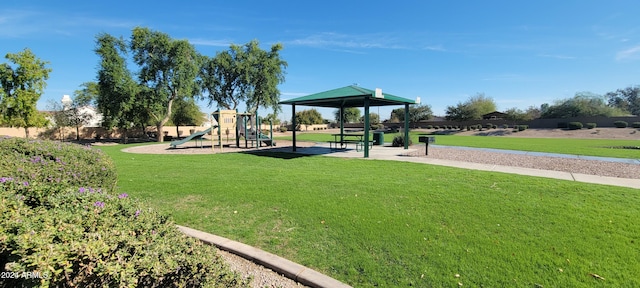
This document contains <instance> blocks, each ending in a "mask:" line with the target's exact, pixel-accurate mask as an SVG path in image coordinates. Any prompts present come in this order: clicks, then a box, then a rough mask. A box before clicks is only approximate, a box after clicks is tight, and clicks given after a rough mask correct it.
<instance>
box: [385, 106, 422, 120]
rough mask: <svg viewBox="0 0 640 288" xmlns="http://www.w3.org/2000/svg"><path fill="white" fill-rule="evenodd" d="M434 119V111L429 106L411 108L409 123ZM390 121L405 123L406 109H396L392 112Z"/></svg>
mask: <svg viewBox="0 0 640 288" xmlns="http://www.w3.org/2000/svg"><path fill="white" fill-rule="evenodd" d="M431 118H433V111H431V106H429V105H418V106H416V105H412V106H410V107H409V121H410V122H420V121H425V120H429V119H431ZM389 120H390V121H393V122H403V121H404V108H396V109H393V110H391V115H390V117H389Z"/></svg>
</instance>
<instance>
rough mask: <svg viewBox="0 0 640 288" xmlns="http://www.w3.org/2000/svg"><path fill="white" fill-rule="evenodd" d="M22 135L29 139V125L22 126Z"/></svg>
mask: <svg viewBox="0 0 640 288" xmlns="http://www.w3.org/2000/svg"><path fill="white" fill-rule="evenodd" d="M24 137H25V138H27V139H29V127H24Z"/></svg>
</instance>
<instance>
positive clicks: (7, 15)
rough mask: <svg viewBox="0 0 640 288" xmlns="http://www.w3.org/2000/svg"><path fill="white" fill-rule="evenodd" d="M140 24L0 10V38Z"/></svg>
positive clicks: (126, 26) (131, 26) (63, 33)
mask: <svg viewBox="0 0 640 288" xmlns="http://www.w3.org/2000/svg"><path fill="white" fill-rule="evenodd" d="M137 25H140V23H137V22H133V21H128V20H123V19H108V18H98V17H88V16H81V15H67V14H58V13H49V12H47V11H38V10H0V37H11V38H16V37H25V36H30V35H33V34H48V35H50V34H54V35H72V34H75V32H77V30H79V29H84V28H87V27H99V28H133V27H135V26H137Z"/></svg>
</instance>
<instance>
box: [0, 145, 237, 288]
mask: <svg viewBox="0 0 640 288" xmlns="http://www.w3.org/2000/svg"><path fill="white" fill-rule="evenodd" d="M0 153H2V157H3V161H1V162H0V203H2V205H0V223H2V225H0V239H2V240H1V241H0V269H1V270H2V271H7V272H20V273H21V272H25V271H30V272H37V273H40V275H41V276H45V277H44V278H42V279H28V278H18V279H0V287H24V286H28V287H30V286H37V285H40V286H45V287H70V286H77V287H102V286H107V287H116V286H120V287H165V286H168V287H200V286H205V287H210V286H221V287H241V286H246V284H247V283H244V282H243V281H242V280H240V279H241V278H240V277H239V276H238V275H236V274H234V273H232V272H231V271H230V270H229V269H228V268H227V267H226V266H225V263H224V261H222V260H221V259H220V258H219V257H218V256H216V249H215V248H214V247H212V246H209V245H204V244H202V243H201V242H199V241H197V240H195V239H193V238H190V237H187V236H185V235H184V234H182V233H180V232H179V231H178V230H177V228H176V227H175V225H174V224H173V223H172V221H171V220H170V219H169V218H168V217H166V216H164V215H161V214H159V213H157V212H155V211H154V210H151V209H148V208H145V207H144V205H143V204H142V203H140V202H138V201H136V200H134V199H131V198H130V197H128V196H127V195H126V194H120V195H116V194H111V191H112V190H111V188H112V187H113V186H114V185H115V183H116V179H115V178H116V176H115V169H114V167H113V165H112V164H111V160H110V159H109V158H108V157H107V156H106V155H103V154H102V152H101V151H100V150H95V149H91V148H90V147H83V146H80V145H76V144H65V143H58V142H51V141H34V140H25V139H19V138H15V139H14V138H1V139H0ZM94 166H95V167H94ZM48 173H50V175H47V174H48ZM41 174H44V175H46V176H39V175H41ZM49 176H51V177H49ZM94 185H95V186H94ZM98 187H101V188H98Z"/></svg>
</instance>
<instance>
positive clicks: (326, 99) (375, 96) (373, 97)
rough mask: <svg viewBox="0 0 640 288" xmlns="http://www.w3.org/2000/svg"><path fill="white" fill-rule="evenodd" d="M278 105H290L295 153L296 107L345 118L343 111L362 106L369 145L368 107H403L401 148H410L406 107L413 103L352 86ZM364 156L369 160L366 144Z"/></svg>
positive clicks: (378, 90) (365, 136)
mask: <svg viewBox="0 0 640 288" xmlns="http://www.w3.org/2000/svg"><path fill="white" fill-rule="evenodd" d="M279 104H287V105H291V111H292V113H291V115H293V117H292V118H293V127H294V129H293V152H296V129H295V127H296V126H297V123H296V117H295V115H296V105H300V106H312V107H325V108H338V109H340V115H344V108H350V107H364V143H369V130H370V129H369V126H370V125H369V107H372V106H373V107H375V106H393V105H404V139H407V140H405V141H404V149H409V141H408V139H409V105H411V104H417V102H416V101H414V100H411V99H407V98H402V97H398V96H395V95H391V94H388V93H382V89H379V88H377V89H375V90H370V89H366V88H362V87H358V86H355V85H351V86H346V87H342V88H337V89H333V90H329V91H324V92H320V93H315V94H311V95H307V96H302V97H298V98H294V99H290V100H285V101H280V103H279ZM340 134H341V135H342V134H344V119H340ZM364 157H365V158H368V157H369V145H368V144H366V145H364Z"/></svg>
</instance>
